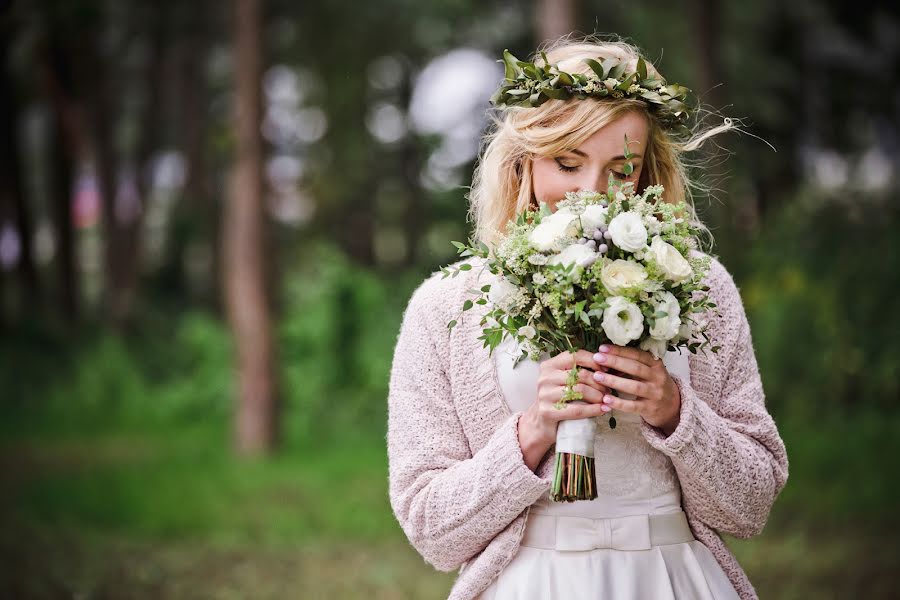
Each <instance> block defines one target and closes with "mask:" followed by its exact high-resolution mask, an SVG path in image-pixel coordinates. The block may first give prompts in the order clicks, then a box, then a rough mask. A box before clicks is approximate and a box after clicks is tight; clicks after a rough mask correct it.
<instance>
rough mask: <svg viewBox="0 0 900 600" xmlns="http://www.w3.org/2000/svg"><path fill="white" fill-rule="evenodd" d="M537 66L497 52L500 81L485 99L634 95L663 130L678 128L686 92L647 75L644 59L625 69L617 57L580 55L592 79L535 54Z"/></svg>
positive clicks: (529, 101) (519, 101) (531, 102)
mask: <svg viewBox="0 0 900 600" xmlns="http://www.w3.org/2000/svg"><path fill="white" fill-rule="evenodd" d="M540 54H541V58H542V59H543V61H544V64H543V65H542V66H540V67H539V66H537V65H535V64H534V63H533V62H525V61H522V60H519V59H518V58H516V57H515V56H513V55H512V54H511V53H510V51H509V50H504V51H503V60H502V61H500V60H498V61H497V62H503V64H504V66H505V67H506V74H505V77H506V78H505V79H504V80H503V82H502V83H501V84H500V88H499V89H498V90H497V91H496V92H494V95H493V96H492V97H491V104H493V105H494V106H502V105H506V106H524V107H535V106H540V105H541V104H543V103H544V102H546V101H547V100H549V99H551V98H552V99H555V100H568V99H569V98H577V99H579V100H583V99H585V98H587V97H589V96H590V97H595V98H626V97H628V98H640V99H641V100H644V101H645V102H647V103H648V104H649V105H650V107H651V108H652V109H653V110H654V111H655V112H656V113H657V115H658V116H659V119H660V121H661V122H662V123H663V125H664V126H666V127H668V128H680V127H683V126H684V124H685V121H686V120H687V118H688V116H689V112H690V110H689V108H688V106H687V104H685V101H686V99H687V94H688V92H690V90H689V89H688V88H686V87H684V86H682V85H678V84H677V83H673V84H666V80H665V79H663V78H661V77H659V78H656V77H649V76H648V75H647V63H646V62H644V59H643V58H638V61H637V69H636V70H635V71H633V72H628V71H627V70H626V69H627V66H626V64H625V63H624V62H623V61H621V60H619V59H618V58H606V59H603V60H602V62H597V61H596V60H594V59H592V58H587V59H585V61H584V62H585V63H587V65H588V66H589V67H590V68H591V70H592V71H593V72H594V74H595V75H596V77H589V76H587V75H584V74H582V73H566V72H565V71H560V70H559V67H558V66H557V65H555V64H554V65H551V64H550V61H549V60H547V55H546V53H544V52H541V53H540Z"/></svg>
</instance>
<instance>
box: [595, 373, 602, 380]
mask: <svg viewBox="0 0 900 600" xmlns="http://www.w3.org/2000/svg"><path fill="white" fill-rule="evenodd" d="M594 381H603V373H594Z"/></svg>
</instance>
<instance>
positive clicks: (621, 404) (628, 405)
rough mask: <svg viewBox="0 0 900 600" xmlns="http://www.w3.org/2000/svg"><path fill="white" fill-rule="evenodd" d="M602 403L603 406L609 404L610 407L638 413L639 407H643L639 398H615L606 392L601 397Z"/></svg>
mask: <svg viewBox="0 0 900 600" xmlns="http://www.w3.org/2000/svg"><path fill="white" fill-rule="evenodd" d="M603 404H604V406H609V407H610V408H615V409H616V410H621V411H623V412H630V413H637V414H640V412H641V409H642V408H644V405H643V403H642V402H641V401H640V400H625V399H623V398H617V397H615V396H613V395H611V394H607V395H606V396H604V397H603Z"/></svg>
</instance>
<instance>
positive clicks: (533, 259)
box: [528, 253, 547, 266]
mask: <svg viewBox="0 0 900 600" xmlns="http://www.w3.org/2000/svg"><path fill="white" fill-rule="evenodd" d="M528 262H530V263H531V264H533V265H538V266H540V265H546V264H547V257H546V256H544V255H543V254H537V253H535V254H529V255H528Z"/></svg>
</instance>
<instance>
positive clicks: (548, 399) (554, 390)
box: [519, 350, 610, 471]
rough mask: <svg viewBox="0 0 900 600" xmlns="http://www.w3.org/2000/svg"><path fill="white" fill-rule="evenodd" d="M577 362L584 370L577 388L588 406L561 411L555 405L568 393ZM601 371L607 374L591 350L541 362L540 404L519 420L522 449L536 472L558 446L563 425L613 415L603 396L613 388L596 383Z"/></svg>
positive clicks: (538, 400)
mask: <svg viewBox="0 0 900 600" xmlns="http://www.w3.org/2000/svg"><path fill="white" fill-rule="evenodd" d="M573 362H574V364H577V365H578V366H579V367H582V368H580V369H578V383H576V384H575V386H574V387H575V391H577V392H580V393H581V395H582V396H583V397H584V402H585V403H586V404H582V403H574V404H571V403H570V404H569V405H567V406H566V407H565V408H563V409H557V408H556V406H554V405H555V404H556V403H557V402H559V400H560V398H562V396H563V394H564V393H565V388H566V379H567V378H568V375H569V370H570V369H571V368H572V365H573ZM597 370H604V371H605V369H604V368H602V367H601V366H600V365H598V364H597V363H596V362H594V358H593V354H591V353H590V352H588V351H587V350H578V351H577V352H576V353H575V354H572V353H571V352H561V353H559V354H557V355H556V356H553V357H551V358H549V359H547V360H545V361H543V362H541V373H540V375H539V376H538V383H537V387H538V393H537V400H536V401H535V402H534V403H533V404H532V405H531V406H530V407H528V410H526V411H525V413H524V414H522V416H521V417H520V418H519V445H520V446H521V447H522V456H523V458H524V459H525V464H526V465H528V468H530V469H531V470H532V471H534V470H535V469H536V468H537V465H538V463H540V461H541V459H542V458H543V457H544V454H546V453H547V450H549V449H550V446H552V445H553V444H554V443H555V442H556V429H557V427H558V426H559V422H560V421H564V420H567V419H584V418H587V417H598V416H601V415H605V414H606V413H607V412H609V411H610V407H609V406H607V405H605V404H603V395H604V394H608V393H609V388H607V387H606V386H604V385H600V384H599V383H597V382H596V381H595V380H594V377H593V374H594V371H597Z"/></svg>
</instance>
